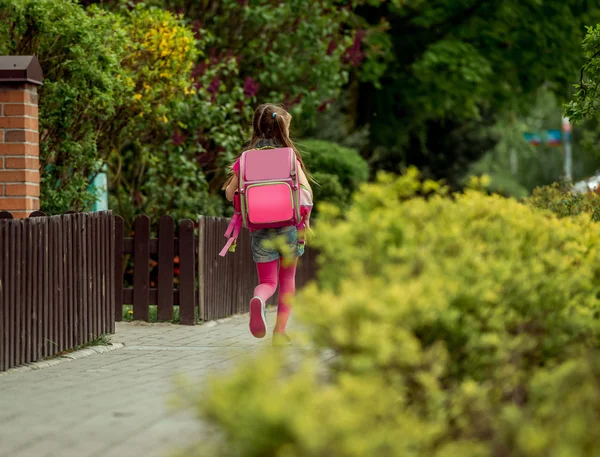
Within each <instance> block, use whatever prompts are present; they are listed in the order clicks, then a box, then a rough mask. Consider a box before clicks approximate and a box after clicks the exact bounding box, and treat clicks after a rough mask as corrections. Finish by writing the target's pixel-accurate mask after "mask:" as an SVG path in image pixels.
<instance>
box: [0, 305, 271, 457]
mask: <svg viewBox="0 0 600 457" xmlns="http://www.w3.org/2000/svg"><path fill="white" fill-rule="evenodd" d="M274 317H275V315H274V312H273V311H271V312H269V321H270V323H271V324H272V322H273V320H274ZM271 328H272V327H271ZM112 341H113V342H122V343H124V344H125V347H124V348H123V349H117V350H115V351H111V352H106V353H103V354H97V355H93V356H90V357H86V358H83V359H79V360H74V361H70V362H64V363H61V364H59V365H56V366H52V367H49V368H44V369H41V370H36V371H27V372H13V373H8V374H6V375H4V376H0V457H137V456H140V457H159V456H164V455H168V454H169V452H170V451H173V449H174V448H175V450H177V447H178V446H185V445H188V444H191V443H192V442H197V441H199V440H200V439H202V434H203V432H205V433H206V434H207V435H210V433H208V431H207V430H206V429H203V427H202V426H201V424H200V423H199V422H198V421H197V420H196V419H195V418H194V417H192V415H191V413H190V412H182V411H178V412H173V411H172V410H171V409H170V408H169V407H168V404H167V399H168V396H169V394H170V393H172V392H173V383H172V377H173V376H174V375H176V374H179V373H184V374H187V375H189V376H191V377H193V378H195V379H197V380H198V382H202V380H203V379H205V377H206V375H207V374H208V373H210V372H214V371H220V370H224V369H226V368H228V367H231V366H232V365H233V364H235V363H236V362H237V361H238V360H239V358H240V357H242V356H244V355H247V354H252V353H254V352H256V351H257V350H259V349H260V348H261V347H264V346H265V345H269V344H270V339H269V338H265V339H263V340H256V339H254V338H253V337H252V336H251V335H250V334H249V331H248V326H247V316H239V317H234V318H231V319H228V320H226V321H223V322H222V323H209V324H205V325H201V326H195V327H186V326H179V325H171V324H153V325H147V324H135V323H119V324H117V332H116V335H115V336H114V337H113V338H112Z"/></svg>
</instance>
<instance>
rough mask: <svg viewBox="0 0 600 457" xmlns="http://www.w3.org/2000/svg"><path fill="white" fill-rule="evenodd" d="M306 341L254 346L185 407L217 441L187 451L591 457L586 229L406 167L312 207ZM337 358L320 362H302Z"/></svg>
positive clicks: (302, 300)
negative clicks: (457, 190) (299, 353)
mask: <svg viewBox="0 0 600 457" xmlns="http://www.w3.org/2000/svg"><path fill="white" fill-rule="evenodd" d="M318 230H319V236H318V237H317V238H316V239H315V244H317V245H318V248H319V249H320V251H321V258H320V264H321V269H320V272H319V280H318V283H317V284H314V285H312V286H309V287H308V288H307V289H305V290H304V292H303V293H302V294H301V296H300V297H299V299H298V300H297V306H296V312H297V314H298V316H299V317H300V318H301V320H302V321H303V323H304V326H305V328H306V330H307V335H308V337H309V339H310V342H311V343H312V344H313V346H314V347H315V349H316V350H315V351H314V352H310V353H308V354H306V355H305V356H304V357H303V360H302V362H301V363H296V364H295V365H294V366H293V367H292V368H290V366H289V364H288V363H286V354H289V352H285V351H284V352H279V353H278V352H265V353H264V354H262V355H261V356H260V357H258V358H256V359H254V360H252V361H249V362H247V363H245V364H244V365H243V366H241V367H238V369H236V370H235V371H234V372H233V373H232V374H230V375H228V376H227V377H225V376H220V377H218V378H217V379H216V380H214V381H213V382H212V383H211V385H210V389H209V395H206V393H205V392H203V393H202V394H201V395H198V397H197V398H198V410H199V412H200V414H201V415H202V417H204V418H207V419H208V420H210V421H211V422H212V423H213V424H216V425H217V426H218V428H219V430H220V431H221V432H222V435H221V438H222V440H214V441H213V442H212V445H211V446H207V444H206V442H203V443H202V445H201V446H199V447H198V448H197V449H195V450H193V451H190V453H188V454H186V455H198V456H200V455H211V456H222V457H225V456H232V457H233V456H239V457H264V456H277V457H322V456H323V457H324V456H328V457H364V456H378V457H385V456H390V457H391V456H415V457H416V456H420V457H454V456H460V457H484V456H486V457H487V456H489V457H492V456H519V457H520V456H522V457H534V456H548V457H561V456H569V457H578V456H582V457H583V456H596V455H599V452H600V441H598V439H597V435H598V432H597V431H596V430H598V429H599V425H600V390H599V389H598V387H599V384H600V383H599V381H600V357H598V356H596V355H594V354H593V351H594V349H595V348H597V347H598V336H599V334H600V333H599V330H600V328H599V325H598V309H599V308H598V292H599V284H600V282H599V279H600V262H599V260H600V258H599V250H598V246H599V245H600V244H599V242H600V234H599V233H598V230H596V228H595V227H594V224H593V222H592V221H591V220H590V218H589V217H586V216H585V215H582V216H574V217H573V218H564V219H559V218H557V217H555V216H554V215H552V214H550V213H548V212H547V211H539V210H537V209H533V208H531V207H529V206H527V205H523V204H520V203H518V202H516V201H514V200H509V199H504V198H501V197H498V196H487V195H485V194H484V193H482V192H479V191H476V190H468V191H466V192H465V193H464V194H460V195H447V192H446V189H444V188H443V187H442V186H440V185H439V184H438V183H436V182H431V181H426V182H421V181H420V180H419V177H418V174H417V172H416V171H414V170H409V172H408V173H407V174H406V175H405V176H403V177H399V178H395V177H390V176H387V175H382V176H380V177H379V179H378V183H376V184H369V185H364V186H363V187H362V189H361V191H360V192H359V193H358V194H357V195H356V196H355V197H354V202H353V206H352V207H351V209H349V210H348V211H347V212H345V214H342V213H340V211H339V209H336V208H334V207H332V206H329V207H322V208H321V219H320V221H319V226H318ZM324 349H330V350H333V352H334V353H335V355H336V357H335V358H334V359H333V360H332V361H330V362H329V363H328V364H326V365H324V364H321V363H319V357H318V354H320V353H321V351H322V350H324Z"/></svg>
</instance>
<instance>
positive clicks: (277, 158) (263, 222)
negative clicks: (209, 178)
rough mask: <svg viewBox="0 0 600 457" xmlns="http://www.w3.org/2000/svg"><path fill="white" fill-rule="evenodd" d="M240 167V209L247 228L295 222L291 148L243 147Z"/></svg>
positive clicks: (295, 186) (296, 199)
mask: <svg viewBox="0 0 600 457" xmlns="http://www.w3.org/2000/svg"><path fill="white" fill-rule="evenodd" d="M240 171H241V173H240V174H241V179H240V197H241V210H242V215H243V220H244V225H245V226H246V227H247V228H249V229H252V230H256V229H262V228H278V227H285V226H289V225H295V224H297V223H298V221H299V220H300V207H299V184H298V176H297V172H296V154H295V153H294V151H293V149H291V148H278V149H256V150H250V151H246V152H244V154H243V155H242V158H241V161H240Z"/></svg>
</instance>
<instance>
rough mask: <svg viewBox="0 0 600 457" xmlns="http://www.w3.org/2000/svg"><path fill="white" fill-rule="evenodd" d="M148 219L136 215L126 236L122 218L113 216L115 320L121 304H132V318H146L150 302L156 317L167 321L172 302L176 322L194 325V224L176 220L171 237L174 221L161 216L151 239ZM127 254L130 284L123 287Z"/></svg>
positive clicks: (120, 315)
mask: <svg viewBox="0 0 600 457" xmlns="http://www.w3.org/2000/svg"><path fill="white" fill-rule="evenodd" d="M150 228H151V227H150V219H149V218H148V216H138V217H137V218H136V219H135V222H134V235H133V237H132V238H126V237H125V233H124V223H123V219H122V218H121V217H119V216H116V217H115V238H116V241H115V262H116V263H115V273H114V274H115V276H114V278H115V284H116V287H115V291H114V293H115V309H114V317H115V320H117V321H120V320H121V319H122V316H123V305H124V304H127V305H133V319H134V320H143V321H147V320H148V318H149V307H150V305H157V318H158V320H160V321H170V320H172V319H173V315H174V308H173V307H174V305H178V306H179V322H180V323H181V324H186V325H194V324H195V322H196V317H195V298H196V295H197V294H196V272H195V270H196V266H195V262H196V249H197V240H196V237H195V236H194V223H193V222H192V221H190V220H182V221H181V222H179V237H178V238H176V237H175V221H174V220H173V218H172V217H171V216H162V217H161V218H160V220H159V224H158V238H151V236H150V235H151V231H150ZM128 255H133V264H134V266H133V287H130V288H126V287H125V288H124V286H123V278H124V267H125V262H126V259H127V257H126V256H128ZM151 256H154V257H156V256H157V261H158V278H157V281H156V283H157V284H156V287H151V284H150V268H149V264H150V261H151ZM176 256H177V257H178V258H179V275H177V276H178V279H179V288H178V289H175V288H174V279H175V276H176V275H175V274H174V273H175V272H174V262H173V259H174V258H175V257H176Z"/></svg>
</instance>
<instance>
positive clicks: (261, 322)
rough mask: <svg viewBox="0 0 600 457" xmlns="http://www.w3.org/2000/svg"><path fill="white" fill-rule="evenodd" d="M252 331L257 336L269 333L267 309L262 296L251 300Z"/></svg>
mask: <svg viewBox="0 0 600 457" xmlns="http://www.w3.org/2000/svg"><path fill="white" fill-rule="evenodd" d="M250 333H252V335H253V336H254V337H255V338H263V337H264V336H265V335H266V334H267V309H266V306H265V302H264V301H263V300H262V298H260V297H254V298H253V299H252V300H250Z"/></svg>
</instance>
